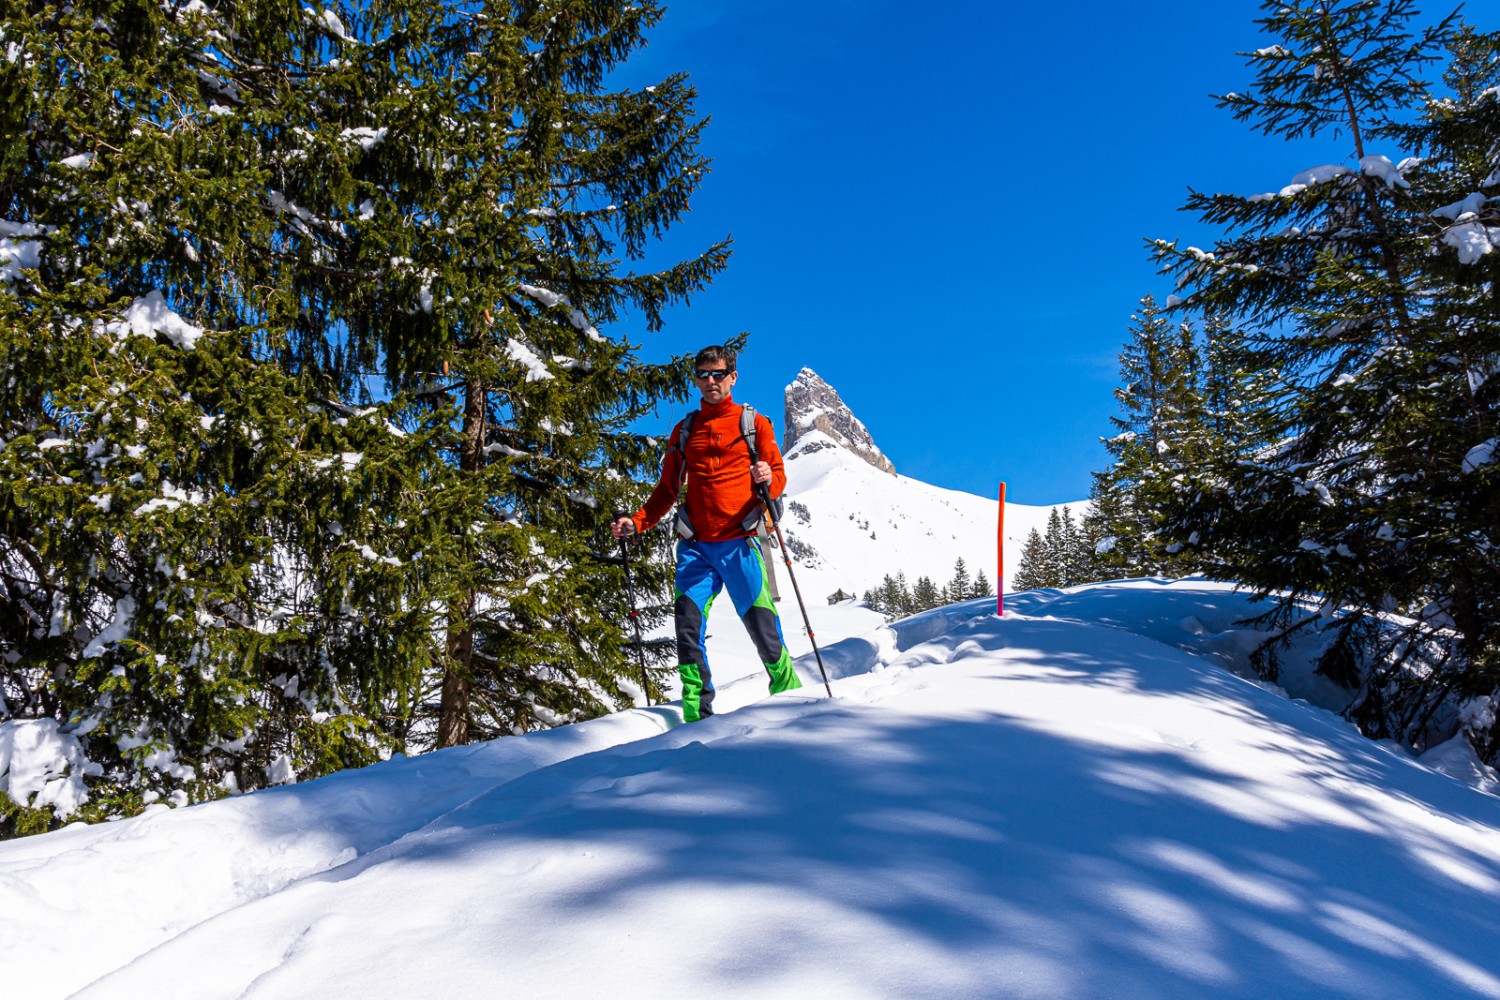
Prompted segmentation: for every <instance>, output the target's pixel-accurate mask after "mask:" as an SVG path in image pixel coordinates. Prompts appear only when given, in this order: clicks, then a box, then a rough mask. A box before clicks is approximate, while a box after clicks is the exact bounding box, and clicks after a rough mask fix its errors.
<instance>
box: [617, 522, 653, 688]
mask: <svg viewBox="0 0 1500 1000" xmlns="http://www.w3.org/2000/svg"><path fill="white" fill-rule="evenodd" d="M629 516H630V515H629V514H627V513H624V512H616V513H615V520H616V521H618V520H619V519H620V518H622V517H629ZM620 564H621V565H622V566H624V567H625V593H626V594H628V595H629V596H630V620H631V622H633V623H634V624H635V658H636V661H637V662H638V663H640V665H641V691H642V692H643V693H644V694H645V696H646V704H647V705H650V704H651V682H650V680H649V679H648V678H647V676H646V651H645V648H644V647H643V646H642V645H641V614H640V612H639V611H637V610H636V609H635V584H634V583H632V582H631V579H630V549H629V548H627V547H626V545H625V536H624V535H621V536H620Z"/></svg>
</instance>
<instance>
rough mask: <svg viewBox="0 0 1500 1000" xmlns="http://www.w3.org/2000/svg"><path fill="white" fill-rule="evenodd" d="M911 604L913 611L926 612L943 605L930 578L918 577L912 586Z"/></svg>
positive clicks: (940, 596)
mask: <svg viewBox="0 0 1500 1000" xmlns="http://www.w3.org/2000/svg"><path fill="white" fill-rule="evenodd" d="M911 603H912V610H913V611H928V610H931V609H932V608H935V607H938V606H939V605H941V604H942V603H943V595H942V593H941V592H940V591H939V590H938V588H937V584H935V583H933V582H932V578H931V577H927V576H919V577H917V582H916V583H914V584H912V588H911Z"/></svg>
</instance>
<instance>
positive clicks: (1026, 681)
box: [0, 581, 1500, 1000]
mask: <svg viewBox="0 0 1500 1000" xmlns="http://www.w3.org/2000/svg"><path fill="white" fill-rule="evenodd" d="M1250 610H1251V609H1250V608H1248V607H1247V605H1246V602H1245V599H1244V598H1243V597H1242V596H1240V595H1236V594H1234V593H1232V592H1231V591H1230V590H1229V589H1228V588H1226V587H1224V586H1222V585H1216V584H1209V583H1202V582H1179V583H1174V584H1164V583H1161V582H1156V581H1134V582H1125V583H1116V584H1109V585H1096V586H1092V587H1086V588H1079V589H1077V590H1074V591H1069V592H1050V591H1049V592H1038V593H1032V594H1026V595H1018V596H1016V597H1014V598H1012V599H1011V600H1010V601H1009V602H1008V605H1007V614H1006V615H1005V617H1004V618H997V617H996V616H995V615H994V613H993V612H994V605H993V602H992V601H986V600H981V601H973V602H969V603H967V604H964V605H957V606H952V607H948V608H943V609H938V610H936V611H933V612H929V613H927V614H924V615H921V616H918V617H916V618H912V619H909V620H907V621H904V622H899V623H896V624H895V625H894V626H885V625H883V624H881V623H880V621H879V619H878V616H874V615H872V614H871V613H870V612H868V611H866V610H864V609H862V608H859V607H857V606H852V605H838V606H829V605H826V604H822V603H821V602H819V603H818V604H817V605H815V606H810V608H809V611H810V613H811V614H812V616H813V621H814V626H815V629H816V630H817V632H818V634H819V636H820V638H821V639H822V641H823V642H824V643H825V650H824V660H825V662H826V663H827V665H828V667H829V670H830V673H831V674H832V675H833V676H834V678H835V679H834V681H833V689H834V694H835V697H834V698H833V699H832V700H829V699H827V698H826V697H824V696H823V694H822V691H821V684H820V683H819V682H818V681H817V679H816V673H817V670H816V667H815V665H814V664H813V663H812V659H811V657H810V656H807V655H802V656H801V657H800V659H799V661H798V668H799V670H800V671H801V673H802V675H803V679H804V680H805V681H806V682H807V683H808V686H807V687H805V688H804V689H803V690H801V691H796V692H788V693H786V694H783V695H778V696H775V697H770V698H768V697H766V696H765V694H764V690H765V689H764V684H765V681H764V677H763V675H762V674H761V672H760V668H759V666H758V665H757V664H755V663H754V662H753V660H754V657H753V654H752V653H750V647H749V644H748V642H747V641H744V640H743V638H742V634H740V632H741V630H738V629H737V628H733V629H731V628H726V627H723V626H722V625H721V626H716V628H717V629H718V631H719V632H720V633H722V634H720V635H718V636H716V637H715V639H714V640H713V641H712V643H711V649H712V651H713V653H714V656H715V667H716V671H717V673H718V675H719V677H720V678H721V682H722V689H723V693H722V695H721V697H720V699H719V704H720V705H721V707H722V708H724V709H725V711H723V712H722V713H721V714H720V715H718V716H716V717H714V718H712V719H709V720H706V721H704V722H701V723H696V724H693V725H686V726H684V725H680V724H679V723H678V719H679V716H678V713H677V710H676V708H675V707H674V706H658V707H654V708H642V709H635V710H632V711H629V712H624V713H621V714H619V715H615V716H612V717H608V718H604V719H598V720H595V721H592V722H587V723H583V724H579V725H575V726H569V727H565V728H562V729H557V730H553V731H550V732H546V733H539V734H536V735H532V736H526V737H517V738H509V739H504V740H500V741H497V742H495V743H490V744H484V745H479V746H473V747H467V748H461V749H455V750H445V751H440V752H437V753H434V754H430V755H427V756H425V757H421V758H416V759H411V760H394V761H390V762H387V763H384V764H380V765H377V766H374V767H370V768H366V769H364V770H363V771H358V772H349V773H344V774H339V775H336V776H333V777H331V778H325V779H321V780H318V781H314V782H309V783H307V784H305V785H299V786H292V787H284V788H277V789H272V790H268V791H264V792H257V793H254V794H251V795H246V796H242V797H239V798H235V799H230V800H226V801H222V802H217V803H211V804H208V805H202V806H194V807H190V808H185V809H177V810H171V809H167V808H166V807H159V808H157V809H155V810H154V811H152V812H150V813H149V814H147V815H144V816H141V817H138V818H136V819H132V820H127V821H123V822H119V823H115V824H110V825H105V826H98V827H82V826H75V827H70V828H67V829H65V830H62V831H60V832H58V833H54V834H49V835H46V836H42V837H36V838H31V839H27V840H21V841H15V842H10V843H7V844H3V845H0V940H4V942H5V949H4V958H3V959H0V982H3V983H4V986H5V993H6V995H7V996H16V997H27V998H45V997H64V996H73V995H77V996H79V997H87V998H95V997H101V998H102V997H107V998H112V1000H115V998H123V1000H128V998H137V997H139V998H147V997H149V998H153V1000H155V998H163V997H182V998H192V1000H211V998H218V997H223V998H247V1000H264V998H282V997H285V998H301V997H309V996H317V997H326V998H330V1000H337V998H359V1000H368V998H372V997H402V998H413V997H433V998H437V997H450V996H483V997H489V996H511V995H515V996H530V997H570V998H575V997H595V996H599V997H603V996H608V997H643V998H644V997H650V998H653V1000H661V998H676V997H682V998H694V1000H697V998H703V997H714V998H764V997H794V996H795V997H830V998H886V997H889V998H893V1000H894V998H901V1000H909V998H917V997H932V998H944V1000H949V998H970V997H972V998H978V997H1057V998H1090V997H1099V998H1105V997H1109V998H1133V997H1139V998H1162V997H1171V998H1178V997H1207V996H1213V997H1216V998H1221V997H1222V998H1228V997H1267V998H1270V997H1275V998H1284V997H1359V998H1362V1000H1364V998H1384V997H1389V998H1392V1000H1396V998H1400V1000H1411V998H1419V997H1429V998H1440V997H1442V998H1447V997H1471V996H1485V997H1500V953H1497V951H1496V949H1495V941H1496V940H1497V939H1500V799H1496V798H1494V797H1492V796H1490V795H1487V794H1484V793H1482V792H1480V791H1477V790H1475V789H1474V788H1472V787H1469V786H1467V785H1465V784H1462V783H1460V782H1459V781H1456V780H1454V779H1452V778H1450V777H1447V776H1445V775H1443V774H1441V773H1438V772H1437V771H1434V770H1432V769H1431V768H1429V767H1427V766H1425V765H1423V764H1422V763H1420V762H1417V761H1414V760H1412V759H1410V758H1409V757H1407V756H1406V755H1404V754H1402V753H1400V752H1398V751H1395V750H1392V749H1390V748H1387V747H1385V746H1382V745H1378V744H1375V743H1372V742H1370V741H1368V740H1366V739H1364V738H1362V737H1361V736H1359V735H1358V734H1357V733H1356V732H1355V731H1354V730H1353V728H1352V727H1350V726H1349V725H1348V724H1346V723H1344V722H1343V721H1341V720H1340V719H1338V718H1337V717H1336V716H1333V715H1330V714H1328V713H1326V712H1324V711H1321V710H1319V709H1315V708H1313V707H1311V706H1310V705H1308V704H1306V703H1304V702H1299V701H1294V700H1290V699H1288V698H1285V697H1283V696H1281V695H1279V694H1277V693H1275V692H1273V691H1270V690H1267V689H1266V688H1264V687H1262V686H1260V685H1257V684H1255V683H1251V682H1248V681H1246V680H1243V679H1241V678H1239V677H1237V676H1235V675H1233V674H1232V673H1230V672H1229V671H1228V670H1226V669H1224V667H1225V666H1226V665H1228V666H1242V664H1238V663H1236V656H1237V655H1238V654H1237V653H1236V650H1237V649H1240V648H1241V647H1243V645H1244V643H1243V641H1242V638H1243V637H1242V636H1241V635H1240V631H1241V630H1240V629H1239V628H1238V627H1237V626H1236V625H1235V622H1236V620H1238V619H1240V618H1243V617H1244V616H1245V615H1246V614H1247V613H1248V612H1249V611H1250ZM727 624H728V625H731V626H732V625H734V623H733V622H730V623H727ZM791 631H795V630H793V629H789V632H791ZM788 638H789V641H790V642H791V643H792V645H793V649H794V652H797V653H804V652H805V651H806V650H807V648H808V647H807V644H806V639H805V637H802V636H799V635H789V636H788Z"/></svg>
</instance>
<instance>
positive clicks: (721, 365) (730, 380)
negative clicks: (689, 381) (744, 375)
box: [696, 360, 740, 406]
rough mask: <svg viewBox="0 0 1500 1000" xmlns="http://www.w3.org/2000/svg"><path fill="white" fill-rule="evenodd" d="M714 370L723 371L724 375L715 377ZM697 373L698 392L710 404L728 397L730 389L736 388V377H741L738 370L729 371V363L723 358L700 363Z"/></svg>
mask: <svg viewBox="0 0 1500 1000" xmlns="http://www.w3.org/2000/svg"><path fill="white" fill-rule="evenodd" d="M714 372H719V373H721V375H722V377H715V376H714V375H713V374H712V373H714ZM696 375H697V379H698V394H699V395H701V396H702V397H703V402H704V403H706V404H708V405H710V406H712V405H713V404H715V403H722V402H724V400H726V399H728V398H729V391H730V390H731V389H733V388H734V382H735V379H737V378H739V377H740V376H739V373H738V372H732V371H729V364H728V363H727V362H725V361H722V360H720V361H709V362H707V363H705V364H701V365H699V366H698V368H697V371H696Z"/></svg>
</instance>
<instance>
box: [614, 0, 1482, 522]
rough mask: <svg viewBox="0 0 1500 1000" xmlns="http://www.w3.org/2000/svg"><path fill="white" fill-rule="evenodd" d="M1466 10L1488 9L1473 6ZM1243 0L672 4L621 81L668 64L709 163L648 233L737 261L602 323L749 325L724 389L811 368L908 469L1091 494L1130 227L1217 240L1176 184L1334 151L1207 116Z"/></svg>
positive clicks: (659, 71) (1341, 157) (690, 342)
mask: <svg viewBox="0 0 1500 1000" xmlns="http://www.w3.org/2000/svg"><path fill="white" fill-rule="evenodd" d="M1428 9H1429V12H1431V13H1434V14H1435V13H1437V12H1438V11H1439V9H1440V8H1438V7H1436V6H1432V7H1429V8H1428ZM1447 9H1449V8H1447V7H1443V8H1441V10H1443V11H1444V12H1446V10H1447ZM1466 13H1467V15H1468V17H1469V18H1470V20H1471V21H1473V22H1474V23H1476V24H1477V25H1478V26H1479V27H1481V28H1486V29H1489V30H1493V29H1495V28H1497V27H1500V23H1497V17H1496V14H1497V12H1496V11H1495V10H1493V9H1492V8H1490V7H1489V6H1488V5H1487V4H1470V5H1469V7H1468V9H1467V11H1466ZM1259 16H1260V7H1259V4H1257V3H1255V2H1252V0H1218V2H1215V3H1199V2H1189V0H1172V2H1168V0H1137V2H1133V3H1129V4H1119V3H1114V2H1103V0H1078V2H1073V3H1053V4H1047V3H1041V4H1032V3H1025V4H1020V3H993V2H985V3H965V2H957V0H936V2H933V3H928V4H924V5H913V4H896V3H893V2H888V0H861V2H852V0H820V2H815V3H786V2H781V0H762V2H760V3H755V4H745V3H730V2H724V0H691V2H687V0H683V2H680V3H677V4H675V5H671V6H669V7H668V10H667V14H666V17H665V18H664V19H663V22H662V23H661V25H660V26H658V28H657V29H656V31H655V32H654V33H653V34H652V36H651V44H650V46H649V47H648V48H647V50H645V51H644V52H643V53H640V54H638V55H637V56H636V57H634V58H633V59H632V60H631V62H630V64H629V66H628V67H627V68H626V70H625V72H624V73H622V74H621V75H622V78H623V79H624V80H626V81H629V82H640V83H645V82H650V81H651V80H652V79H654V78H658V77H660V76H664V75H665V74H666V73H668V72H671V71H674V70H683V71H686V72H687V73H688V74H689V75H690V76H691V78H692V80H693V82H694V84H695V85H696V86H697V88H698V91H699V101H698V110H699V112H700V113H701V114H706V115H709V116H711V117H712V124H711V125H710V126H709V128H708V130H707V132H706V133H705V138H704V149H705V151H706V152H707V153H708V155H709V156H711V157H712V158H713V160H714V164H713V172H712V173H711V174H709V175H708V176H707V178H706V179H705V181H704V183H703V186H702V187H701V189H700V191H699V193H698V194H697V195H696V196H695V198H694V200H693V206H692V207H693V211H692V213H691V214H690V215H689V216H688V217H687V218H686V219H685V220H684V222H683V223H682V224H681V225H679V226H678V227H677V228H676V229H675V230H673V232H672V233H671V234H670V236H669V238H668V240H667V241H666V243H665V244H664V245H663V246H662V247H661V248H660V250H661V253H662V254H663V255H665V254H675V255H678V256H685V255H689V254H695V253H697V252H699V251H700V250H701V249H703V248H704V247H706V246H707V245H708V244H709V243H711V242H712V241H713V240H715V239H717V238H720V237H722V236H724V235H726V234H727V235H731V236H733V238H734V240H735V253H734V259H733V261H732V262H731V264H730V266H729V269H728V271H727V272H726V273H725V274H724V275H723V276H722V277H720V278H719V279H718V280H717V281H716V282H715V283H714V285H713V286H712V287H711V288H709V289H708V290H707V291H706V292H705V293H703V294H702V295H700V296H699V297H698V298H696V299H695V300H694V302H693V303H692V304H691V306H690V307H683V308H678V309H674V310H672V311H671V312H669V313H668V316H667V325H666V327H665V328H664V329H663V330H662V331H660V332H658V333H646V332H645V331H644V330H643V329H640V328H636V329H630V328H628V327H625V328H622V329H618V330H616V331H615V332H616V333H617V334H619V333H624V334H626V335H627V336H629V337H630V338H631V339H632V340H633V341H638V342H641V343H642V344H643V347H642V351H641V353H642V355H643V356H644V357H646V358H647V359H649V360H661V359H663V358H665V357H666V356H668V355H669V354H671V353H673V352H677V351H687V350H692V349H695V348H696V347H699V346H701V345H703V344H707V343H715V342H718V341H719V340H722V339H724V338H725V337H727V336H729V335H731V334H733V333H735V332H737V331H741V330H745V331H748V332H749V333H750V335H751V338H750V346H749V349H748V350H747V352H746V353H745V355H744V356H743V357H742V359H741V371H742V372H743V374H742V376H741V378H740V383H739V388H738V390H737V392H736V398H737V399H739V400H740V401H741V402H748V403H751V404H753V405H755V406H756V407H757V408H759V409H761V410H762V411H764V412H767V413H769V414H771V415H773V416H774V417H775V418H776V422H777V425H778V427H779V426H780V414H781V412H782V398H781V392H782V389H783V388H784V387H785V386H786V384H787V383H789V382H790V381H791V380H792V379H793V378H794V377H795V376H796V373H797V371H798V370H799V369H801V368H802V367H803V366H807V367H809V368H812V369H813V370H815V371H816V372H818V374H820V375H822V376H823V377H824V378H825V379H826V380H827V381H828V382H829V383H831V384H832V385H833V386H834V387H835V388H836V389H837V390H838V391H839V393H840V394H841V395H842V396H843V398H844V400H845V402H847V403H848V404H849V405H850V407H851V408H852V409H853V410H854V412H855V414H856V415H857V416H859V418H860V419H861V420H863V421H864V422H865V424H866V425H867V426H868V427H869V428H870V431H871V433H872V434H873V435H874V437H875V441H876V443H877V444H879V445H880V447H881V448H882V450H884V451H885V452H886V453H887V454H888V455H889V456H890V457H891V460H892V461H893V462H895V464H896V468H897V470H898V471H899V472H901V473H903V474H905V475H909V476H913V477H915V478H918V479H922V480H924V481H927V482H930V483H933V484H936V485H939V486H946V487H949V488H953V489H962V490H966V491H968V492H972V493H979V494H985V495H993V493H994V490H995V487H996V484H997V483H998V482H999V481H1000V480H1002V479H1003V480H1006V481H1007V482H1008V496H1009V499H1010V500H1012V501H1014V502H1019V503H1030V504H1054V503H1062V502H1065V501H1071V500H1079V499H1083V498H1085V497H1087V495H1088V491H1089V483H1090V478H1089V473H1090V472H1091V471H1093V470H1096V469H1100V468H1103V467H1104V465H1105V463H1106V458H1107V456H1106V454H1105V452H1104V449H1103V447H1102V446H1101V445H1100V444H1099V438H1100V437H1101V436H1102V435H1105V434H1107V433H1109V430H1110V428H1109V422H1108V421H1109V417H1110V416H1111V415H1112V414H1113V413H1114V412H1115V407H1114V399H1113V397H1112V395H1111V390H1112V389H1113V388H1114V386H1115V383H1116V378H1115V375H1116V366H1117V361H1116V358H1117V354H1118V351H1119V349H1120V346H1121V345H1122V344H1123V342H1124V340H1125V338H1126V336H1127V333H1128V325H1129V320H1130V315H1131V313H1132V311H1133V310H1134V309H1135V306H1136V303H1137V301H1138V300H1139V299H1140V297H1141V296H1142V295H1144V294H1146V293H1148V292H1149V293H1153V294H1155V295H1156V296H1157V297H1158V299H1162V298H1164V297H1165V295H1166V294H1167V293H1168V292H1170V291H1171V288H1170V285H1168V284H1167V283H1165V282H1164V281H1163V280H1162V279H1161V278H1159V277H1158V276H1157V275H1156V274H1155V269H1154V267H1153V265H1152V263H1151V261H1150V259H1149V258H1148V256H1147V254H1146V251H1145V249H1144V243H1143V241H1144V240H1145V239H1146V238H1148V237H1164V238H1169V239H1170V238H1178V237H1180V238H1182V239H1183V240H1184V241H1185V242H1187V243H1196V244H1200V245H1206V244H1207V243H1209V242H1211V241H1212V239H1213V233H1212V232H1211V231H1209V230H1206V229H1204V228H1203V227H1201V226H1199V225H1198V224H1197V223H1196V220H1194V219H1193V218H1192V217H1190V216H1188V215H1187V214H1185V213H1183V212H1181V211H1179V208H1180V206H1181V205H1182V203H1183V201H1184V200H1185V198H1186V195H1187V191H1188V188H1189V186H1191V187H1194V188H1198V189H1201V190H1209V191H1237V192H1245V193H1254V192H1259V191H1265V190H1272V189H1276V188H1279V187H1281V186H1283V185H1285V184H1286V183H1287V182H1288V181H1289V180H1290V179H1291V177H1292V176H1293V175H1294V174H1295V173H1297V172H1298V171H1300V170H1302V169H1304V168H1306V167H1310V166H1315V165H1317V164H1321V163H1337V162H1344V161H1346V160H1348V159H1349V149H1348V144H1347V141H1346V140H1341V139H1335V138H1333V137H1331V136H1330V137H1327V138H1326V139H1324V140H1322V141H1316V142H1313V141H1308V142H1300V143H1285V142H1282V141H1279V140H1272V139H1266V138H1263V137H1261V136H1259V135H1258V134H1257V133H1254V132H1252V131H1250V130H1249V129H1248V128H1247V127H1245V126H1243V125H1240V124H1237V123H1236V122H1234V121H1233V119H1232V118H1230V116H1229V115H1228V114H1227V113H1226V112H1222V111H1219V110H1217V109H1216V108H1215V107H1214V101H1213V99H1212V98H1211V97H1210V96H1209V95H1210V94H1215V93H1225V92H1228V91H1232V90H1237V89H1239V90H1243V89H1246V88H1247V87H1248V86H1249V84H1250V82H1251V75H1250V71H1249V70H1248V68H1246V66H1245V62H1244V59H1243V58H1242V57H1240V56H1238V55H1237V54H1236V53H1237V52H1241V51H1247V50H1251V49H1254V48H1257V47H1259V46H1260V45H1263V44H1267V42H1266V40H1265V38H1264V37H1263V36H1262V35H1261V34H1260V33H1259V29H1258V27H1257V26H1256V25H1255V24H1254V19H1255V18H1257V17H1259ZM1371 151H1372V152H1385V154H1386V155H1388V156H1390V157H1391V158H1392V159H1399V158H1400V156H1402V155H1405V151H1401V150H1389V151H1387V150H1380V149H1372V150H1371ZM662 259H665V258H664V257H663V258H662ZM680 415H681V414H680V411H674V412H663V413H662V414H661V417H662V423H663V424H664V427H663V429H665V427H669V426H670V421H671V420H674V419H675V418H676V417H678V416H680Z"/></svg>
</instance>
